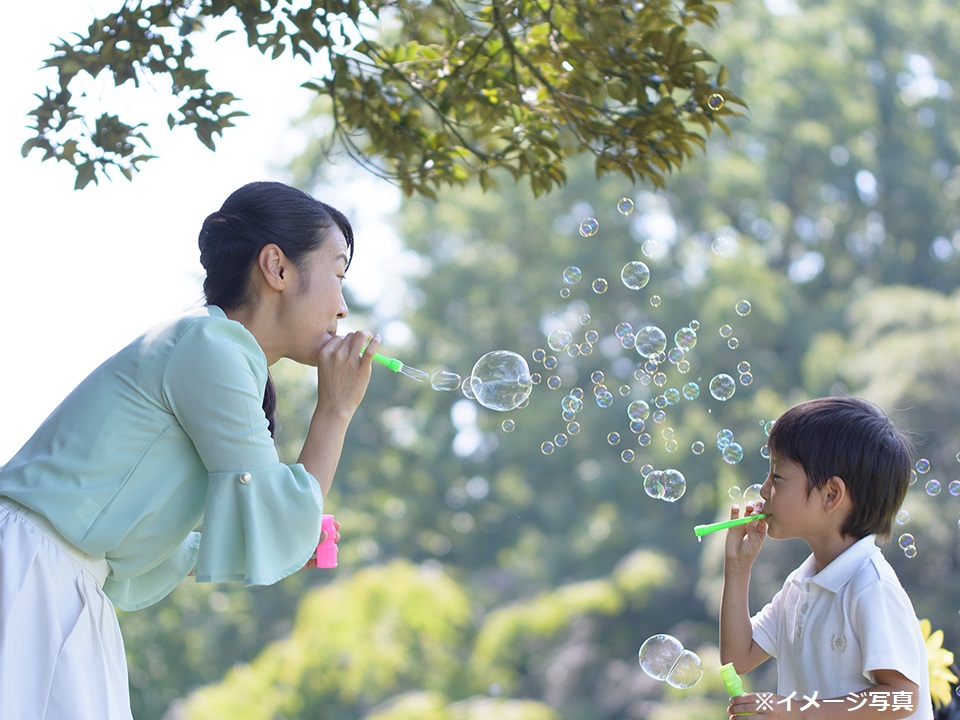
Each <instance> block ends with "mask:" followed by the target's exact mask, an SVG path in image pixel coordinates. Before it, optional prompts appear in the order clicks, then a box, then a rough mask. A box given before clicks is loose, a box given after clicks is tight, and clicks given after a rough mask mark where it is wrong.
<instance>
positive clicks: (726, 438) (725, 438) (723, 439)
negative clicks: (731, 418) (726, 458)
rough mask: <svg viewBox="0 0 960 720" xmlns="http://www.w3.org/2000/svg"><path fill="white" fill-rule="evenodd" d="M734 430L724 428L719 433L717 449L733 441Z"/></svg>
mask: <svg viewBox="0 0 960 720" xmlns="http://www.w3.org/2000/svg"><path fill="white" fill-rule="evenodd" d="M733 437H734V436H733V430H730V429H729V428H723V430H721V431H720V432H718V433H717V449H718V450H723V449H724V448H725V447H726V446H727V445H729V444H730V443H732V442H733Z"/></svg>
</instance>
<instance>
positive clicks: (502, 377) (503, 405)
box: [470, 350, 533, 412]
mask: <svg viewBox="0 0 960 720" xmlns="http://www.w3.org/2000/svg"><path fill="white" fill-rule="evenodd" d="M470 387H471V388H472V390H473V394H474V396H475V397H476V399H477V402H478V403H480V404H481V405H483V406H484V407H486V408H490V409H491V410H499V411H501V412H504V411H507V410H513V409H514V408H517V407H519V406H520V404H521V403H522V402H523V401H524V400H526V399H527V398H528V397H530V392H531V391H532V390H533V382H532V380H531V379H530V368H529V367H528V366H527V361H526V360H524V359H523V357H521V356H520V355H518V354H517V353H515V352H510V351H509V350H494V351H493V352H488V353H487V354H486V355H484V356H483V357H481V358H480V359H479V360H477V362H476V364H475V365H474V366H473V373H472V375H471V377H470Z"/></svg>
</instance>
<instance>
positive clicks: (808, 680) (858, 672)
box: [751, 535, 933, 720]
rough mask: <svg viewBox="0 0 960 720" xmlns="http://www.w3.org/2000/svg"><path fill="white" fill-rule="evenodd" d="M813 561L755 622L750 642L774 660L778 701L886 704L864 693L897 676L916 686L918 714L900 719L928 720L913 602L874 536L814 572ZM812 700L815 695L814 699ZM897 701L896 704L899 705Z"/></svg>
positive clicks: (922, 651)
mask: <svg viewBox="0 0 960 720" xmlns="http://www.w3.org/2000/svg"><path fill="white" fill-rule="evenodd" d="M814 569H815V567H814V559H813V555H812V554H811V555H810V557H808V558H807V559H806V560H805V561H804V562H803V564H802V565H800V567H798V568H797V569H796V570H794V571H793V572H792V573H790V575H789V576H788V577H787V579H786V581H785V582H784V584H783V588H781V589H780V591H779V592H778V593H777V594H776V595H774V597H773V600H771V601H770V602H769V603H768V604H767V605H766V606H765V607H764V608H763V609H762V610H760V612H758V613H757V614H756V615H754V616H753V618H752V619H751V623H752V625H753V639H754V640H756V642H757V644H758V645H759V646H760V647H762V648H763V649H764V650H765V651H766V652H767V653H769V654H770V655H771V656H772V657H774V658H776V659H777V676H778V687H777V694H779V695H782V696H784V697H786V696H789V695H790V694H791V693H795V695H794V698H795V700H796V701H797V702H799V703H800V705H804V704H806V703H807V700H805V699H804V698H815V701H816V702H822V700H823V699H825V698H838V697H844V698H849V699H848V700H846V701H845V707H846V708H847V709H848V710H849V709H852V708H853V707H854V706H855V705H857V704H858V703H860V702H861V700H863V701H864V702H866V703H867V704H874V705H878V704H882V703H883V702H888V703H889V705H890V707H891V708H892V707H893V706H894V705H895V704H896V702H897V698H895V697H893V696H892V693H891V694H889V695H887V696H886V697H884V695H883V694H881V693H870V694H867V695H866V696H862V697H861V698H858V699H853V697H852V695H853V694H854V693H859V692H862V691H864V690H866V689H867V688H869V687H870V686H872V685H874V684H875V682H876V681H875V679H874V674H873V671H874V670H896V671H898V672H900V673H902V674H903V676H904V677H906V678H907V679H909V680H911V681H913V682H915V683H916V684H917V685H919V686H920V697H919V704H918V709H917V711H916V712H915V713H913V714H912V715H906V714H900V713H897V712H895V713H894V714H893V717H898V718H900V719H901V720H932V718H933V706H932V702H931V700H930V678H929V670H928V668H927V652H926V646H925V645H924V642H923V635H922V634H921V633H920V623H919V622H918V620H917V614H916V612H915V611H914V609H913V603H911V602H910V598H909V597H908V596H907V593H906V591H904V589H903V586H902V585H901V584H900V580H899V579H898V578H897V575H896V573H895V572H894V570H893V568H892V567H890V564H889V563H888V562H887V560H886V558H884V557H883V554H882V553H881V552H880V548H878V547H877V545H876V542H875V538H874V536H873V535H868V536H867V537H865V538H862V539H861V540H858V541H857V542H856V543H855V544H854V545H852V546H850V547H849V548H848V549H847V550H846V551H845V552H843V553H842V554H841V555H839V556H838V557H837V558H836V559H835V560H834V561H833V562H831V563H830V564H829V565H827V567H825V568H823V570H821V571H820V572H818V573H815V572H814ZM814 693H816V695H814ZM902 703H903V699H902V698H901V699H900V704H901V705H902Z"/></svg>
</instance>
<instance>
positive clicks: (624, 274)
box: [620, 260, 650, 290]
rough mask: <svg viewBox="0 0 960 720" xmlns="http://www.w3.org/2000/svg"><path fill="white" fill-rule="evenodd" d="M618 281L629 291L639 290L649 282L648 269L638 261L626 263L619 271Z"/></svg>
mask: <svg viewBox="0 0 960 720" xmlns="http://www.w3.org/2000/svg"><path fill="white" fill-rule="evenodd" d="M620 279H621V280H622V281H623V284H624V285H625V286H626V287H628V288H630V289H631V290H639V289H640V288H642V287H644V286H645V285H646V284H647V283H648V282H650V268H649V267H647V264H646V263H644V262H641V261H639V260H634V261H632V262H628V263H627V264H626V265H624V266H623V269H622V270H621V271H620Z"/></svg>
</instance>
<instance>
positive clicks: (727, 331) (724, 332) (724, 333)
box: [720, 325, 733, 338]
mask: <svg viewBox="0 0 960 720" xmlns="http://www.w3.org/2000/svg"><path fill="white" fill-rule="evenodd" d="M731 335H733V328H732V327H730V326H729V325H721V326H720V337H722V338H728V337H730V336H731Z"/></svg>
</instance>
